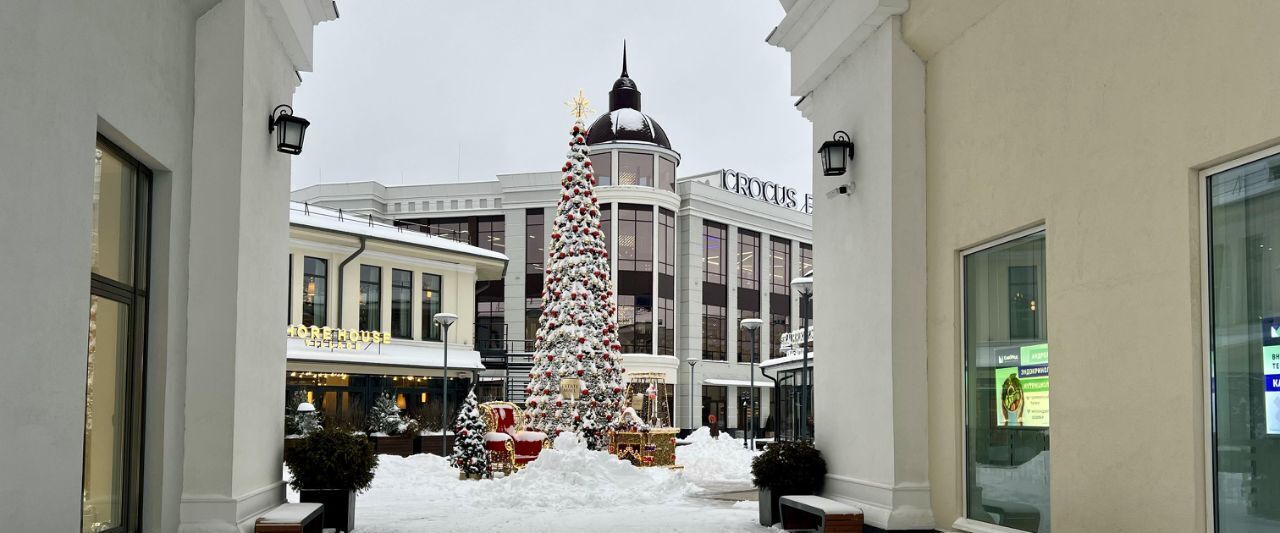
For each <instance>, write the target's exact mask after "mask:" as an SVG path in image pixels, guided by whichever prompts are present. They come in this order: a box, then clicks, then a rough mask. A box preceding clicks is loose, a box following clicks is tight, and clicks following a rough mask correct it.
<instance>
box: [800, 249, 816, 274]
mask: <svg viewBox="0 0 1280 533" xmlns="http://www.w3.org/2000/svg"><path fill="white" fill-rule="evenodd" d="M812 272H813V245H812V244H805V243H803V242H802V243H800V275H801V276H806V275H809V274H810V273H812Z"/></svg>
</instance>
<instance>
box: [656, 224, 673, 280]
mask: <svg viewBox="0 0 1280 533" xmlns="http://www.w3.org/2000/svg"><path fill="white" fill-rule="evenodd" d="M658 273H659V274H666V275H668V276H674V275H676V214H675V213H673V212H672V211H671V210H670V209H663V208H658Z"/></svg>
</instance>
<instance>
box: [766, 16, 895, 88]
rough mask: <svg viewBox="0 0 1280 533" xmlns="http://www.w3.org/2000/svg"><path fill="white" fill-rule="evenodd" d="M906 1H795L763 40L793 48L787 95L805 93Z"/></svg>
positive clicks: (791, 49)
mask: <svg viewBox="0 0 1280 533" xmlns="http://www.w3.org/2000/svg"><path fill="white" fill-rule="evenodd" d="M908 7H910V3H909V1H908V0H796V1H795V3H794V5H792V6H791V9H789V10H788V11H787V15H786V17H784V18H783V19H782V22H780V23H778V27H776V28H774V29H773V33H770V34H769V36H768V37H767V38H765V40H766V41H767V42H768V43H769V44H772V45H774V46H778V47H781V48H783V49H785V50H787V51H788V52H791V94H792V95H794V96H803V95H806V94H809V92H810V91H812V90H813V89H814V88H815V87H817V86H818V84H819V83H821V82H822V80H824V79H826V78H827V76H829V75H831V72H832V71H834V70H835V68H836V67H837V66H839V65H840V63H841V62H843V61H844V59H845V58H846V57H848V56H849V54H851V53H853V51H854V50H857V49H858V47H859V46H861V45H862V43H863V41H865V40H867V38H868V37H870V36H871V34H872V33H873V32H875V30H876V28H879V27H880V25H881V24H883V23H884V21H886V20H888V19H889V17H892V16H894V15H901V14H903V13H906V11H907V8H908Z"/></svg>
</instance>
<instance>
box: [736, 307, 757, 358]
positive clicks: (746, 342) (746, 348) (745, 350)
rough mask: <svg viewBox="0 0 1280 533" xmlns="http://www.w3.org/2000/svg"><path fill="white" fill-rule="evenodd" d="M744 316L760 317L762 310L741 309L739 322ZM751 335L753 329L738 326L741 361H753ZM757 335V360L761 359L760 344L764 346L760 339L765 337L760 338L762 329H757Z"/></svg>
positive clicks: (739, 356)
mask: <svg viewBox="0 0 1280 533" xmlns="http://www.w3.org/2000/svg"><path fill="white" fill-rule="evenodd" d="M744 318H760V312H759V311H747V310H744V309H739V310H738V320H739V323H741V320H742V319H744ZM751 335H752V332H751V331H748V330H745V329H742V328H741V327H739V328H738V362H739V363H749V362H751ZM755 335H756V341H755V342H756V360H757V361H759V360H760V357H759V354H760V346H763V344H762V343H761V342H760V341H762V340H763V339H761V338H760V330H756V331H755Z"/></svg>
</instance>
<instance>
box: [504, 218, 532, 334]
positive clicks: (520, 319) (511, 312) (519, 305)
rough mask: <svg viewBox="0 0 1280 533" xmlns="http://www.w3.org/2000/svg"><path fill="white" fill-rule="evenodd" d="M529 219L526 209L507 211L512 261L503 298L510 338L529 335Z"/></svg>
mask: <svg viewBox="0 0 1280 533" xmlns="http://www.w3.org/2000/svg"><path fill="white" fill-rule="evenodd" d="M525 220H526V218H525V210H524V209H508V210H506V211H505V212H504V213H503V228H504V231H505V232H506V235H505V238H506V245H507V247H506V254H507V259H508V262H507V275H506V276H503V278H502V279H503V282H502V283H503V287H502V300H503V317H504V318H503V321H504V322H505V323H506V325H507V338H508V339H524V338H525V334H524V326H525V324H524V287H525V279H526V278H527V277H528V274H527V273H526V272H525V261H526V260H525V254H526V253H527V252H528V249H529V242H528V241H529V239H527V238H525V227H526V226H525ZM524 340H528V339H524ZM511 348H513V349H521V348H519V347H511Z"/></svg>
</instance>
